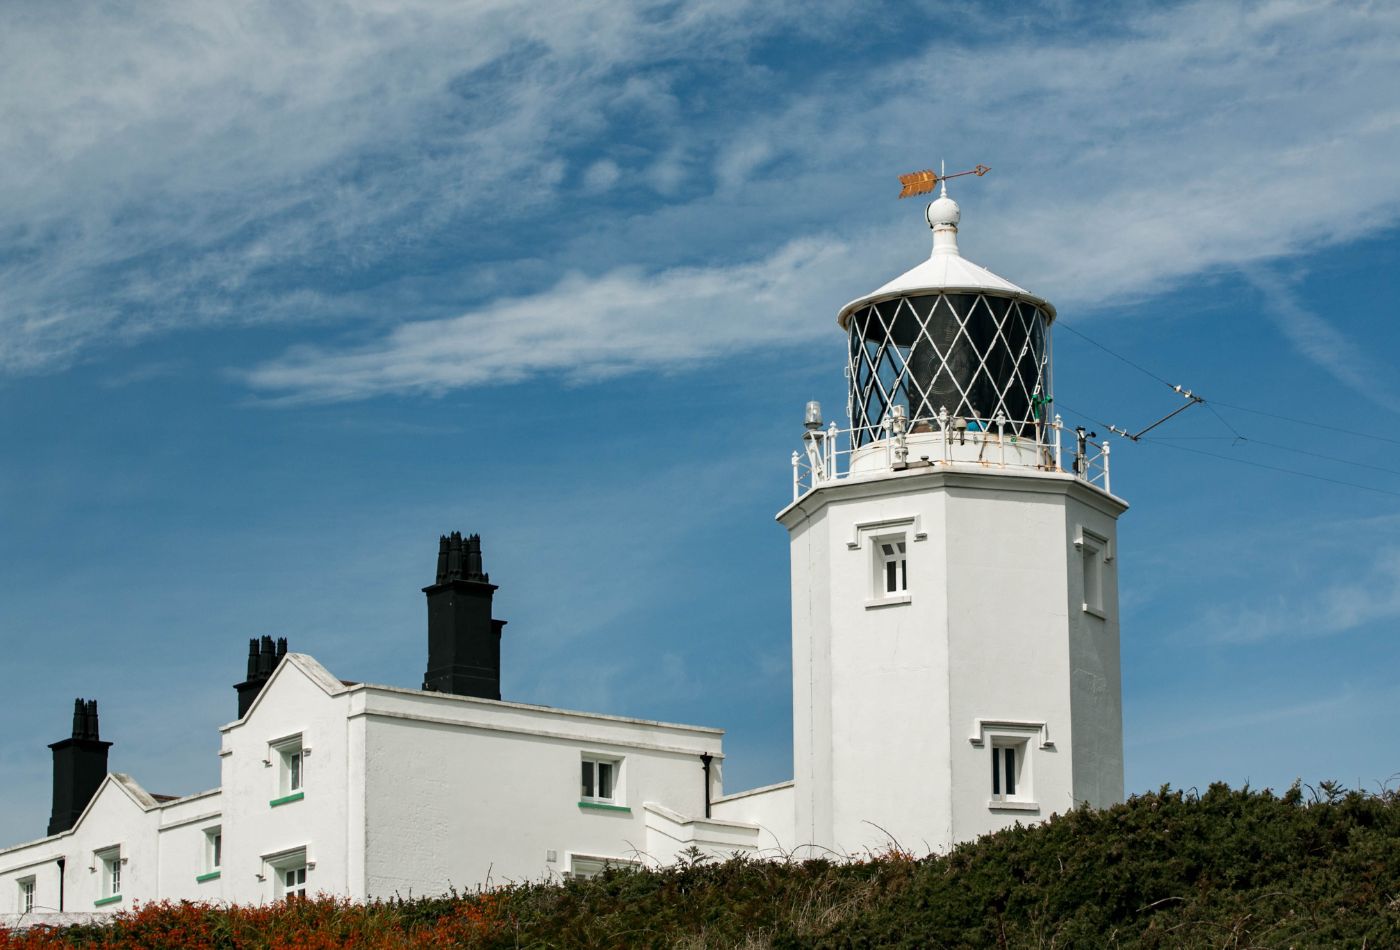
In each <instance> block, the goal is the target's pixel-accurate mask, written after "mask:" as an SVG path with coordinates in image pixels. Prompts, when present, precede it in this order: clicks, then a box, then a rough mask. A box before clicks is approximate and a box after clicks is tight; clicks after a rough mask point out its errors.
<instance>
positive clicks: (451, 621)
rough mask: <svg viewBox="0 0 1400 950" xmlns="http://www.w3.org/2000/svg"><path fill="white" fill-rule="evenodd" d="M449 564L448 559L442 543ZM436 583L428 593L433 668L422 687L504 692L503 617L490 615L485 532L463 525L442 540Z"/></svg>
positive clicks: (489, 695) (492, 694)
mask: <svg viewBox="0 0 1400 950" xmlns="http://www.w3.org/2000/svg"><path fill="white" fill-rule="evenodd" d="M444 545H445V547H446V565H445V569H444V565H443V560H444V558H443V546H444ZM438 550H439V553H438V565H439V569H438V574H437V583H436V584H433V585H432V586H431V587H425V588H423V593H425V594H427V595H428V669H427V672H426V673H425V674H424V676H423V688H424V689H426V690H434V691H437V692H442V693H453V694H456V695H458V696H479V697H482V698H485V699H500V698H501V649H500V644H501V632H500V628H501V627H502V626H504V625H505V621H503V620H495V619H493V618H492V617H491V598H492V595H493V594H494V593H495V591H496V587H495V585H493V584H491V583H490V579H489V577H488V576H487V574H486V572H485V571H484V570H483V569H482V559H481V536H480V535H476V534H472V535H468V536H467V537H466V539H465V541H464V539H463V537H462V533H461V532H460V531H454V532H452V534H451V535H450V536H447V535H444V536H443V540H442V541H441V542H440V543H439V549H438Z"/></svg>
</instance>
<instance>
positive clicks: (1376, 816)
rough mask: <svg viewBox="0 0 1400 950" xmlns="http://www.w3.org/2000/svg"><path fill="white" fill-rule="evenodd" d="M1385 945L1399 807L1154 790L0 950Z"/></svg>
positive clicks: (188, 914)
mask: <svg viewBox="0 0 1400 950" xmlns="http://www.w3.org/2000/svg"><path fill="white" fill-rule="evenodd" d="M60 946H64V947H66V946H78V947H101V948H135V947H141V948H152V947H170V948H211V950H212V948H239V950H244V948H247V950H264V948H267V950H283V948H294V947H295V948H307V950H314V948H323V947H324V948H333V947H345V946H359V947H373V948H400V947H493V948H494V947H578V948H594V947H598V948H602V947H627V946H649V947H753V948H765V947H772V948H789V947H1144V948H1147V947H1152V948H1155V947H1335V946H1349V947H1363V946H1364V947H1400V796H1397V795H1396V794H1395V793H1393V792H1383V793H1381V794H1376V795H1367V794H1362V793H1360V792H1343V791H1342V790H1340V789H1339V788H1337V787H1336V786H1335V785H1332V784H1330V783H1324V785H1323V786H1322V787H1321V789H1320V790H1317V791H1312V792H1311V793H1310V794H1304V792H1303V790H1302V789H1301V788H1300V787H1297V786H1295V787H1294V788H1292V789H1290V790H1289V791H1288V792H1287V793H1285V794H1284V795H1282V796H1276V795H1274V794H1272V793H1271V792H1268V791H1263V792H1257V791H1251V790H1249V789H1241V790H1233V789H1230V788H1229V787H1227V786H1225V785H1213V786H1211V787H1210V789H1208V790H1207V791H1206V793H1205V794H1204V795H1196V794H1194V793H1189V794H1188V793H1184V792H1181V791H1172V790H1169V789H1167V788H1163V789H1162V790H1161V791H1159V792H1156V793H1153V794H1148V795H1141V796H1136V797H1134V798H1132V799H1131V800H1129V801H1128V802H1127V803H1125V804H1123V805H1119V806H1116V807H1114V808H1110V809H1106V810H1102V811H1095V810H1089V809H1080V810H1076V811H1073V812H1070V813H1069V814H1066V815H1061V816H1058V817H1056V818H1053V819H1052V820H1050V821H1048V822H1046V823H1044V824H1041V825H1037V826H1035V827H1031V828H1022V827H1015V828H1011V829H1008V830H1005V831H1002V832H999V833H997V834H994V835H989V836H987V837H984V838H982V839H979V840H978V841H975V842H971V843H968V844H965V845H962V846H959V847H958V848H956V849H955V850H953V851H952V852H951V853H949V854H946V855H942V856H938V857H928V858H921V859H914V858H912V857H911V856H909V855H907V854H903V853H900V852H898V851H892V852H890V853H887V854H884V855H879V856H875V857H871V858H870V859H868V860H863V861H853V862H832V861H826V860H820V861H786V862H783V861H778V862H764V861H753V860H743V859H739V858H736V859H733V860H729V861H724V862H713V861H707V860H704V859H703V858H700V857H698V856H693V857H692V859H691V860H690V861H688V862H685V863H683V864H682V865H679V866H677V867H673V868H668V869H665V870H660V871H631V870H615V871H611V870H610V871H608V872H606V873H604V874H603V875H601V876H600V877H597V878H595V879H592V880H588V881H567V882H565V883H563V884H524V885H513V886H509V887H505V888H501V889H497V890H493V891H491V892H488V893H484V894H474V895H465V896H458V895H452V896H447V897H440V898H422V899H414V900H390V901H378V902H372V903H369V904H363V905H357V904H351V903H349V902H347V901H339V900H332V899H317V900H309V901H296V902H289V903H282V904H274V905H271V906H266V907H230V908H226V907H215V906H207V905H199V904H189V903H182V904H169V903H163V904H153V905H147V906H144V907H140V908H138V909H136V910H133V911H129V912H124V913H122V914H119V915H118V916H117V917H116V918H115V919H114V920H113V921H112V922H111V923H109V924H105V925H102V926H87V927H71V928H67V929H66V930H46V929H44V928H36V929H33V930H30V931H26V932H16V933H7V932H5V931H3V930H0V950H20V948H24V950H31V948H42V947H60Z"/></svg>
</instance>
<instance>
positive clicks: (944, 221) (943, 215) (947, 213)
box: [924, 195, 962, 228]
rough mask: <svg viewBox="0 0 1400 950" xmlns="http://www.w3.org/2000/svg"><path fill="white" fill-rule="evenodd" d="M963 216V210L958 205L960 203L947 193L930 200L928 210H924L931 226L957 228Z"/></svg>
mask: <svg viewBox="0 0 1400 950" xmlns="http://www.w3.org/2000/svg"><path fill="white" fill-rule="evenodd" d="M961 217H962V210H961V209H960V208H959V207H958V203H957V202H956V201H954V200H953V199H952V198H949V197H948V196H947V195H943V196H941V197H939V198H935V199H934V200H933V201H931V202H929V206H928V210H926V211H925V212H924V218H925V219H926V220H927V221H928V226H929V227H931V228H940V227H951V228H956V227H957V226H958V220H959V219H960V218H961Z"/></svg>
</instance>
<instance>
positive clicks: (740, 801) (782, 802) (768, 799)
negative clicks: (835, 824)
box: [711, 781, 797, 858]
mask: <svg viewBox="0 0 1400 950" xmlns="http://www.w3.org/2000/svg"><path fill="white" fill-rule="evenodd" d="M794 790H795V786H794V784H793V783H792V782H790V781H789V782H780V783H778V784H777V785H768V786H765V787H763V788H755V789H750V790H749V791H745V792H736V793H734V794H733V795H725V796H724V797H722V798H718V799H716V800H715V801H714V803H713V805H712V806H711V814H712V815H713V816H714V817H715V818H719V819H723V820H726V821H738V822H745V823H747V824H751V825H754V826H756V827H757V828H758V836H757V839H756V841H755V849H756V852H757V854H758V855H760V856H762V857H771V858H782V857H786V856H787V855H789V854H791V853H792V851H793V849H794V848H795V847H796V842H797V838H796V836H795V834H794V833H793V828H794V824H793V823H794V821H795V820H796V812H795V808H796V797H795V795H794Z"/></svg>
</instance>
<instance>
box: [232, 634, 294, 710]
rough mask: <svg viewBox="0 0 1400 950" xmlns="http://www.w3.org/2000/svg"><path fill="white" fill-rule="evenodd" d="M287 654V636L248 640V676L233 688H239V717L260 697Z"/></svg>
mask: <svg viewBox="0 0 1400 950" xmlns="http://www.w3.org/2000/svg"><path fill="white" fill-rule="evenodd" d="M286 655H287V638H286V637H278V638H277V642H276V643H273V641H272V638H271V637H263V638H262V639H261V640H259V639H258V638H257V637H254V638H253V639H251V640H249V641H248V678H247V679H246V680H244V681H243V682H241V683H239V684H238V685H236V686H234V687H233V688H234V689H236V690H238V718H239V719H242V718H243V717H244V716H246V715H247V714H248V709H249V707H251V706H252V705H253V700H255V699H257V698H258V693H261V692H262V688H263V686H264V685H265V684H266V683H267V681H268V680H269V679H271V678H272V671H273V670H275V669H277V664H279V663H281V662H282V657H284V656H286Z"/></svg>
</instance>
